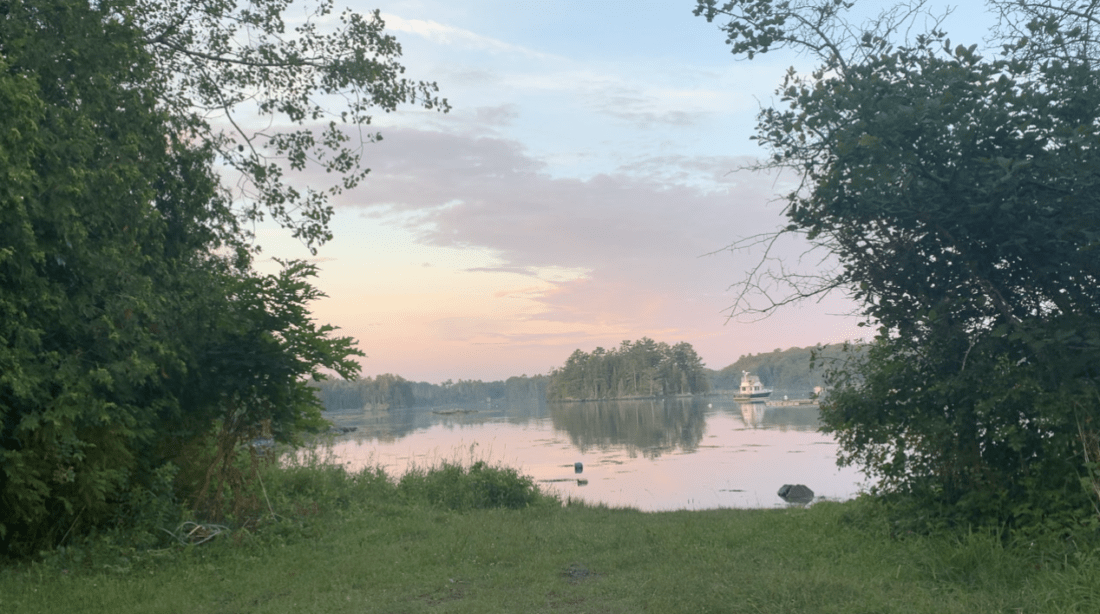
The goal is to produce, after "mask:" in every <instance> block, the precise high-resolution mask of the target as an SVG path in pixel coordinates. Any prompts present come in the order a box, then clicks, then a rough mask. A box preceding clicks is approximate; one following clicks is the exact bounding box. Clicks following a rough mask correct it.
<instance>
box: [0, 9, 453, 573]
mask: <svg viewBox="0 0 1100 614" xmlns="http://www.w3.org/2000/svg"><path fill="white" fill-rule="evenodd" d="M284 7H285V5H284V4H281V3H274V2H262V1H261V2H253V3H250V4H248V5H242V6H241V7H239V8H238V7H236V6H234V7H233V8H232V9H230V8H228V5H219V4H217V3H209V4H187V5H186V6H183V5H179V4H173V3H169V4H153V3H134V2H128V1H122V2H110V1H107V2H98V3H94V4H89V3H87V2H82V1H79V0H13V1H10V2H3V3H0V108H2V109H3V112H2V113H0V179H2V181H0V459H2V463H0V466H2V468H0V509H3V510H4V513H3V515H2V516H0V552H6V553H14V554H19V553H26V552H34V551H37V549H39V548H41V547H47V546H50V545H53V544H56V543H58V541H59V540H64V539H66V538H67V537H69V536H70V535H77V534H79V533H81V532H83V531H85V530H87V529H88V528H90V527H95V526H101V525H103V524H104V523H107V522H108V521H111V524H112V525H117V524H119V523H126V522H133V521H135V520H136V519H137V517H138V516H143V515H144V517H145V520H146V521H148V522H153V523H156V522H163V521H166V519H165V518H148V517H147V516H148V514H147V513H146V512H145V511H143V508H144V507H147V506H146V505H145V504H146V503H148V502H149V500H150V496H153V497H160V498H161V499H162V501H161V502H162V503H171V502H172V501H171V500H172V499H173V498H174V497H187V498H189V499H190V501H191V503H192V504H198V503H200V502H203V501H206V502H210V501H214V502H215V503H217V502H218V500H219V499H218V498H219V497H220V496H221V495H220V493H224V492H226V490H225V489H226V488H230V489H232V488H234V485H232V484H229V483H228V482H227V481H226V479H225V478H226V476H227V475H229V474H228V473H226V472H225V471H224V469H225V468H226V467H228V466H229V465H230V464H231V462H232V460H233V458H235V456H236V454H237V452H238V451H239V447H240V444H241V443H242V442H247V441H248V440H249V439H251V438H253V437H257V436H261V435H267V436H272V437H275V438H276V439H279V440H284V441H293V440H294V436H295V433H296V432H297V431H298V430H300V429H304V428H317V427H319V426H321V424H322V423H323V421H322V420H321V417H320V405H319V403H318V401H317V399H316V397H315V395H314V394H313V392H312V390H311V389H310V388H308V387H307V386H306V384H305V380H307V379H310V378H319V377H321V376H322V374H321V370H322V369H329V370H332V371H335V372H337V373H339V374H340V375H342V376H345V377H347V376H350V375H352V374H353V373H354V372H355V371H357V370H358V366H357V364H356V363H355V362H354V361H353V360H352V356H353V355H355V354H357V353H358V351H357V350H355V349H354V348H353V345H352V341H351V340H350V339H347V338H341V337H333V336H331V333H332V331H333V329H332V327H330V326H322V325H318V324H317V323H315V322H314V321H313V320H312V319H311V317H310V315H309V312H308V307H307V306H308V303H309V302H311V301H313V300H316V299H317V298H319V297H320V296H321V295H320V293H319V292H318V291H317V290H316V289H315V288H313V286H312V285H311V284H310V283H309V278H310V277H312V276H313V275H315V274H316V269H315V267H313V266H312V265H309V264H305V263H301V262H289V263H284V268H283V270H282V271H281V272H280V273H278V274H275V275H260V274H257V273H256V272H254V271H253V270H252V269H251V259H252V255H253V253H254V251H255V250H254V249H253V248H252V247H251V245H250V241H249V236H248V234H247V232H246V231H244V230H243V226H242V224H241V222H242V221H249V220H252V219H256V218H257V217H259V216H260V215H261V213H260V212H261V211H267V212H269V213H270V214H272V215H273V216H274V217H275V218H276V219H277V220H279V221H280V222H283V223H285V224H288V225H292V226H294V227H295V228H296V232H297V233H298V234H299V236H300V237H301V238H302V239H303V241H306V242H307V244H309V245H311V246H313V247H315V246H316V245H318V244H320V243H321V242H323V240H324V239H325V238H326V237H327V227H326V225H325V222H326V220H327V215H328V214H327V211H328V209H327V208H326V207H327V205H325V204H324V202H323V198H322V200H318V199H317V198H318V197H315V196H312V195H310V194H309V193H307V194H305V195H302V194H298V193H297V192H294V190H293V189H292V188H290V187H289V184H288V183H286V181H285V180H284V179H283V178H282V177H283V175H282V167H280V166H278V164H277V163H268V164H266V166H264V165H260V164H259V163H258V162H255V161H256V160H260V159H261V158H262V156H261V154H260V153H257V154H256V156H261V157H256V158H248V159H249V160H253V163H247V164H246V163H240V162H239V160H238V162H234V161H233V160H232V159H231V157H230V155H229V151H230V150H232V149H236V150H237V151H240V150H241V149H242V148H243V149H244V150H246V151H247V150H248V149H249V147H255V148H257V152H259V151H260V150H261V149H262V147H261V145H260V144H259V143H258V142H257V139H261V140H263V139H268V140H269V141H270V142H269V143H268V145H269V148H268V150H267V152H268V153H267V154H264V155H270V156H273V157H272V158H271V159H274V157H277V156H289V157H290V160H289V162H288V164H289V168H290V169H291V170H293V169H295V168H304V164H305V163H306V160H308V158H309V156H310V155H314V157H317V156H321V157H322V159H320V163H321V164H322V165H324V166H325V167H326V168H328V169H329V170H332V171H335V172H336V173H337V176H340V177H345V178H347V179H348V182H345V183H343V184H342V185H343V187H350V186H351V185H354V177H355V174H356V173H355V172H354V170H353V167H352V166H347V164H351V162H352V160H351V158H349V157H348V156H353V154H354V151H350V150H347V149H346V148H342V145H340V144H341V143H344V142H345V141H342V140H339V141H333V140H331V139H330V140H328V141H326V140H324V139H322V140H319V141H310V140H309V137H307V136H305V135H304V134H303V133H301V132H299V133H296V136H293V137H285V136H284V137H280V136H278V135H272V136H264V135H261V134H259V133H248V132H246V131H244V130H241V131H239V132H237V133H236V136H235V137H233V136H227V135H226V134H223V133H221V132H218V129H217V128H216V126H218V125H219V124H218V123H217V121H223V122H228V124H227V125H232V124H233V121H232V120H233V117H234V113H236V112H241V111H243V109H241V107H240V103H242V102H244V101H245V99H244V98H234V97H235V96H238V94H240V92H243V91H244V90H248V91H250V92H251V94H252V96H250V97H249V98H248V100H253V101H260V102H258V103H257V104H258V105H259V106H258V107H257V109H255V110H258V111H260V112H261V113H265V114H267V115H269V116H270V115H277V114H280V113H282V114H286V115H287V116H288V118H289V119H288V121H289V123H290V124H292V125H293V124H297V125H299V126H305V127H306V128H308V125H309V122H312V121H313V120H315V119H317V117H318V115H317V113H319V112H320V111H318V110H317V109H320V107H310V108H313V109H314V111H308V110H307V111H305V112H303V111H302V109H303V108H306V107H303V106H302V105H303V104H305V103H304V102H302V101H303V100H305V101H308V100H312V99H313V97H316V96H322V95H332V94H340V93H343V94H348V93H349V92H350V93H351V94H353V96H352V98H353V99H356V100H358V101H359V102H361V103H362V104H360V105H358V106H356V107H355V108H354V109H350V110H347V113H345V114H344V115H343V116H342V117H340V121H347V122H363V121H364V119H365V118H364V117H363V116H362V115H361V113H362V111H363V109H365V108H366V106H367V105H369V104H373V103H377V104H379V106H380V107H381V108H383V109H388V108H392V105H394V104H397V103H398V102H400V101H402V100H405V99H411V94H410V93H409V92H410V91H411V90H409V89H405V90H403V89H402V88H412V89H415V88H417V87H419V86H416V85H413V84H408V83H406V82H404V81H402V80H399V79H398V80H396V81H395V80H394V78H392V74H390V73H389V72H387V70H389V69H388V68H386V67H387V66H389V67H390V68H392V70H395V71H397V72H400V70H399V69H400V67H399V65H397V64H395V63H394V62H395V58H396V57H397V55H398V53H399V49H398V48H397V47H396V46H395V43H392V40H390V39H388V37H384V36H382V35H381V23H380V22H379V23H376V20H368V21H370V23H372V24H374V25H373V26H372V28H373V29H372V30H370V32H372V33H368V32H365V31H363V30H362V27H361V26H359V25H356V26H355V27H349V28H345V29H343V30H340V31H338V32H336V33H328V34H323V33H321V32H320V31H319V30H317V29H316V28H307V29H306V30H302V31H299V32H298V33H297V34H296V35H295V36H288V37H283V38H284V39H285V40H289V41H293V42H289V43H287V42H283V43H279V42H273V43H272V44H270V45H267V44H266V43H265V42H264V41H266V40H269V39H270V38H272V37H274V38H278V36H277V35H278V34H279V32H281V28H282V25H281V21H280V19H281V18H280V17H279V14H278V13H279V11H281V10H282V8H284ZM173 10H178V11H179V12H176V13H172V11H173ZM226 11H236V12H235V13H232V14H231V13H227V12H226ZM345 19H346V20H349V21H346V23H354V24H362V23H365V22H364V21H363V19H362V18H357V17H353V16H350V15H349V16H346V17H345ZM229 24H236V25H232V26H231V25H229ZM229 27H232V28H239V27H245V28H246V29H248V32H249V33H251V34H253V36H237V37H229V36H228V35H225V34H224V31H225V30H224V28H229ZM202 28H207V30H206V31H205V32H206V34H207V35H208V38H207V39H202V40H200V38H198V36H199V34H200V33H201V32H203V30H202ZM220 32H221V33H223V34H219V33H220ZM260 32H266V33H267V36H268V37H269V38H264V36H261V35H260V34H259V33H260ZM219 37H221V39H220V40H221V43H218V42H217V40H219ZM356 37H358V38H356ZM353 39H354V40H353ZM232 41H250V43H249V45H251V46H248V47H240V46H235V45H238V43H236V42H232ZM322 41H324V42H325V44H326V45H328V46H324V45H322V44H321V42H322ZM384 41H389V43H386V45H383V46H382V47H380V48H379V49H377V50H376V51H377V53H373V52H372V51H371V49H372V47H371V45H379V44H381V43H382V42H384ZM391 43H392V44H391ZM225 45H229V47H226V46H225ZM302 45H305V46H306V51H302V52H301V53H299V55H294V54H292V53H289V52H286V53H284V51H285V50H286V49H288V48H295V46H302ZM341 45H343V47H341ZM280 50H282V51H280ZM337 50H341V51H342V52H346V53H350V54H351V56H345V55H339V54H338V53H337ZM307 52H308V53H307ZM188 57H190V58H192V59H194V58H202V59H203V61H205V62H206V64H203V65H202V66H201V67H200V66H199V65H198V64H197V63H196V64H192V65H190V66H191V67H192V68H191V69H188V70H190V71H192V72H175V71H181V70H184V65H183V64H181V63H180V62H183V61H184V60H183V58H188ZM378 61H381V62H382V64H377V62H378ZM376 64H377V66H376ZM370 66H375V68H376V70H375V69H369V67H370ZM276 68H279V70H281V72H278V73H276V72H272V71H274V70H275V69H276ZM372 70H374V72H372ZM200 73H201V74H200ZM319 75H320V76H319ZM425 87H427V86H425ZM235 88H236V89H235ZM387 88H394V89H393V91H391V92H390V93H391V94H393V96H389V95H388V94H387V93H386V92H387V91H389V90H387ZM234 91H235V92H237V94H233V93H232V92H234ZM402 92H405V93H404V94H403V93H402ZM356 95H358V98H356V97H355V96H356ZM403 96H405V97H404V98H403ZM211 97H221V98H222V102H221V104H219V105H213V104H212V101H213V98H211ZM273 101H275V102H273ZM423 102H425V103H426V104H428V105H429V106H433V105H437V103H438V101H435V100H434V99H432V101H431V102H429V101H428V100H423ZM438 104H445V103H438ZM215 107H216V109H217V110H218V112H220V113H222V116H221V118H220V119H218V120H217V121H215V119H214V118H212V117H211V116H210V115H208V113H209V112H211V110H212V109H214V108H215ZM337 115H339V113H337ZM334 126H335V124H331V123H330V124H329V128H330V130H335V127H334ZM235 138H237V139H249V142H248V146H245V144H244V143H236V141H235V140H234V139H235ZM280 138H284V139H291V140H293V141H294V142H293V144H287V143H286V142H285V141H280ZM333 138H335V137H333ZM234 145H236V147H234ZM303 152H306V153H303ZM308 152H312V154H311V153H308ZM324 152H329V153H328V154H326V155H328V156H329V157H323V156H322V153H324ZM303 156H304V158H303ZM246 157H247V156H246ZM353 157H354V156H353ZM264 159H266V158H264ZM356 160H357V157H356ZM219 162H224V163H228V164H229V165H230V166H234V167H235V168H237V169H238V170H240V171H241V172H242V173H244V175H245V176H247V177H248V179H249V181H251V182H252V183H253V185H256V186H259V187H256V188H255V190H254V191H252V192H250V195H251V196H252V197H254V198H253V199H252V200H249V201H241V200H234V194H233V192H232V191H231V190H229V189H227V188H225V187H223V185H222V183H221V179H220V177H221V174H220V172H219V170H218V168H217V167H216V166H215V164H217V163H219ZM356 163H357V162H356ZM328 193H329V194H331V193H332V192H331V191H330V192H328ZM242 203H244V204H242ZM242 207H243V208H242ZM211 434H217V438H216V439H217V445H216V446H215V450H214V452H213V456H210V455H205V456H204V455H199V454H194V452H195V451H196V450H198V449H201V448H202V447H203V446H202V442H203V441H204V440H205V439H206V438H207V437H209V436H210V435H211ZM202 463H205V465H203V464H202ZM219 466H220V467H221V469H219ZM180 468H182V469H183V472H182V473H181V474H180V477H178V478H176V479H175V480H173V476H174V475H175V474H176V472H177V470H178V469H180ZM189 472H190V474H191V475H190V477H189V478H188V476H187V475H186V474H188V473H189ZM204 474H205V475H204ZM185 478H187V479H185ZM237 486H239V484H238V485H237ZM234 494H235V495H236V494H239V493H234ZM155 507H157V509H158V510H162V511H165V510H167V511H166V512H165V513H171V506H167V507H165V506H164V505H158V506H155ZM221 507H222V506H220V504H215V505H213V506H212V507H211V506H207V508H206V511H207V512H209V513H212V514H220V513H223V512H224V510H223V509H221ZM154 532H155V531H154Z"/></svg>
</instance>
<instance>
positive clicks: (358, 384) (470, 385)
mask: <svg viewBox="0 0 1100 614" xmlns="http://www.w3.org/2000/svg"><path fill="white" fill-rule="evenodd" d="M548 381H549V378H548V377H547V376H545V375H536V376H533V377H528V376H526V375H521V376H516V377H510V378H508V379H507V380H504V381H495V382H483V381H481V380H458V381H457V382H453V381H451V380H447V381H445V382H443V383H442V384H429V383H428V382H410V381H409V380H407V379H405V378H403V377H401V376H400V375H393V374H390V373H384V374H382V375H378V376H375V377H365V378H360V379H357V380H352V381H347V380H326V381H323V382H320V383H318V384H317V392H318V395H320V398H321V402H322V403H323V404H324V406H325V409H326V410H338V409H352V408H361V407H368V408H375V409H396V408H402V407H417V406H440V405H464V404H469V403H475V402H481V403H484V402H486V401H498V400H517V399H528V398H544V397H545V395H546V386H547V382H548Z"/></svg>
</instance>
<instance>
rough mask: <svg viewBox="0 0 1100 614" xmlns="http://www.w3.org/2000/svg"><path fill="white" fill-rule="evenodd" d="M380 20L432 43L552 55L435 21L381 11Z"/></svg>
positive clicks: (392, 28) (525, 53) (496, 51)
mask: <svg viewBox="0 0 1100 614" xmlns="http://www.w3.org/2000/svg"><path fill="white" fill-rule="evenodd" d="M382 20H383V21H385V22H386V29H387V30H392V31H394V32H408V33H409V34H416V35H417V36H422V37H424V38H426V39H428V40H430V41H432V42H433V43H436V44H439V45H448V46H455V47H462V48H466V49H477V50H481V51H489V52H492V53H510V54H517V53H518V54H520V55H524V56H527V57H531V58H538V59H543V60H547V59H553V58H554V56H552V55H550V54H546V53H541V52H539V51H535V50H533V49H528V48H526V47H523V46H520V45H513V44H511V43H506V42H504V41H501V40H497V39H495V38H491V37H488V36H483V35H481V34H477V33H476V32H471V31H470V30H464V29H462V28H456V27H454V26H449V25H446V24H442V23H439V22H437V21H431V20H427V19H405V18H403V17H399V16H397V15H392V14H388V13H382Z"/></svg>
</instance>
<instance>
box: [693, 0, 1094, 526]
mask: <svg viewBox="0 0 1100 614" xmlns="http://www.w3.org/2000/svg"><path fill="white" fill-rule="evenodd" d="M998 4H999V5H1000V6H1002V8H1004V9H1005V10H1006V11H1009V10H1010V9H1009V8H1008V7H1009V3H1007V2H1005V3H998ZM1011 4H1012V5H1013V6H1015V5H1017V4H1018V5H1019V6H1020V7H1022V8H1020V9H1019V10H1020V11H1021V13H1019V14H1020V15H1025V16H1028V20H1027V21H1026V23H1028V24H1029V26H1028V28H1029V30H1030V31H1032V32H1033V34H1035V35H1036V36H1038V35H1040V34H1041V35H1042V36H1038V38H1032V39H1018V40H1010V41H1007V43H1006V44H1005V46H1004V47H1003V48H1002V51H1001V52H1000V53H999V54H996V55H994V56H993V57H991V58H987V57H984V56H983V55H982V54H981V53H979V52H978V48H977V45H971V46H965V45H952V44H951V42H950V40H949V39H948V38H947V36H946V34H945V33H944V32H942V31H940V30H939V29H938V27H937V26H935V25H934V26H933V27H932V28H931V29H930V30H928V31H926V32H924V33H921V34H919V35H917V36H915V37H913V38H911V39H907V40H904V41H902V42H900V43H896V42H893V41H892V40H891V38H890V36H889V35H890V34H891V32H895V31H897V28H892V27H888V26H881V25H880V27H879V29H877V30H864V31H862V33H861V34H859V35H858V36H855V37H852V36H847V33H858V32H860V30H859V29H856V28H853V27H850V26H848V25H846V22H844V21H843V20H842V18H841V17H839V16H838V14H834V13H828V11H830V10H833V8H836V7H839V6H841V5H840V4H838V3H834V2H831V1H828V0H822V1H820V2H811V3H807V4H804V5H797V6H796V5H794V4H793V3H787V2H781V3H776V4H775V5H774V6H773V5H771V3H751V2H732V3H729V4H727V5H726V6H725V7H724V9H725V10H726V11H729V10H733V9H737V10H747V9H746V7H748V6H753V7H757V8H760V7H763V8H761V9H760V10H764V14H765V15H770V17H768V19H771V20H772V22H775V20H776V19H779V18H780V17H784V16H785V15H787V13H788V12H793V13H796V14H797V15H799V16H800V18H799V19H798V20H796V23H797V24H799V26H798V28H795V29H793V30H786V31H784V32H780V33H778V34H777V33H769V32H770V31H769V30H768V29H767V27H772V26H767V27H765V25H766V20H763V19H759V18H757V19H756V20H755V21H751V22H745V23H744V24H741V25H730V26H728V27H730V28H734V31H735V32H739V33H741V34H740V37H739V38H737V40H741V41H743V42H742V47H739V49H740V51H741V52H747V50H748V49H750V48H751V49H756V50H758V51H766V50H767V48H768V46H769V45H771V44H773V43H775V42H777V41H778V42H782V43H784V44H792V45H796V46H801V47H802V48H804V49H809V50H811V51H813V52H815V53H817V54H818V57H819V58H820V59H821V65H820V66H819V68H818V69H817V70H816V71H814V72H813V73H812V74H810V75H799V74H797V73H795V72H794V71H793V69H792V70H791V71H789V72H788V74H787V76H786V78H785V79H784V81H783V83H782V85H781V87H780V88H779V90H778V91H777V94H778V95H779V96H780V99H781V102H782V104H783V106H782V107H772V108H765V109H763V110H762V111H761V113H760V115H759V120H758V131H757V137H756V138H757V139H758V140H759V141H760V142H761V143H762V144H763V145H765V146H766V147H768V148H769V149H770V151H771V158H770V160H769V161H768V162H767V163H766V164H767V165H768V166H772V167H779V168H784V169H790V170H793V171H794V172H796V173H797V174H798V176H799V177H800V179H801V183H800V186H799V187H798V188H797V189H795V190H793V191H791V192H789V193H788V194H786V195H784V197H783V198H784V200H785V201H786V204H787V206H786V208H785V210H784V213H785V215H786V217H787V225H786V226H785V228H784V229H783V231H781V232H789V233H796V234H801V235H804V236H805V237H806V238H807V239H809V240H810V241H811V242H813V243H814V244H816V245H818V246H820V247H823V248H825V249H826V250H828V252H829V253H830V254H831V255H832V257H834V258H835V259H836V261H837V262H839V264H840V267H839V269H837V270H836V272H835V273H834V274H832V275H831V276H830V277H829V278H828V279H827V280H825V281H824V282H822V283H821V285H820V286H819V288H822V289H825V290H828V289H831V288H843V289H845V290H846V291H847V292H848V293H849V294H850V296H852V297H853V298H855V299H856V300H857V301H858V302H859V303H860V304H861V305H862V313H863V315H864V316H865V317H866V320H867V323H868V324H872V325H874V326H877V327H878V331H879V332H878V336H877V338H876V343H875V345H874V347H873V348H872V349H871V351H870V352H868V353H867V354H866V355H865V356H863V357H862V358H853V360H852V361H851V362H850V363H849V364H848V365H847V366H846V367H844V368H841V369H838V370H835V371H834V372H833V373H832V375H831V382H830V384H831V386H832V388H833V390H832V392H831V393H830V396H829V398H828V400H827V402H825V403H824V404H823V405H822V413H823V420H824V422H825V423H826V425H827V428H828V429H829V430H830V431H831V432H833V433H835V434H836V436H837V438H838V440H839V441H840V443H841V447H842V456H841V459H840V460H841V462H842V463H848V464H857V465H859V466H861V467H862V468H864V470H865V471H867V472H868V473H869V474H871V475H873V476H874V477H876V478H877V479H879V489H880V491H881V492H883V493H890V494H892V495H896V496H905V497H909V498H912V499H913V500H916V501H919V502H921V503H920V504H921V505H922V506H924V507H925V508H926V509H935V510H938V511H937V512H936V513H937V514H940V515H941V516H947V517H951V518H955V519H956V520H959V521H962V522H991V523H993V524H999V525H1000V526H1012V527H1038V526H1043V525H1044V524H1046V523H1054V524H1059V523H1061V524H1063V525H1064V524H1073V523H1076V522H1079V521H1081V519H1082V518H1084V517H1089V516H1090V515H1091V516H1092V518H1093V521H1095V520H1096V519H1097V514H1096V511H1097V510H1100V505H1098V504H1100V499H1097V498H1096V496H1095V494H1094V493H1093V491H1094V490H1095V489H1094V488H1093V486H1094V485H1095V483H1096V474H1095V467H1094V465H1090V463H1094V461H1091V460H1090V457H1089V455H1088V452H1089V451H1090V449H1089V444H1088V442H1089V441H1093V440H1094V439H1095V438H1094V437H1093V435H1094V434H1095V429H1096V426H1095V425H1096V424H1097V423H1098V422H1097V419H1098V417H1100V394H1098V391H1100V384H1098V377H1100V372H1098V371H1097V370H1096V365H1097V364H1100V324H1098V323H1100V290H1098V289H1100V251H1098V250H1097V247H1098V245H1100V199H1098V197H1097V194H1100V184H1098V181H1100V172H1098V171H1097V169H1100V72H1097V70H1096V63H1095V55H1091V56H1090V55H1089V54H1088V53H1089V51H1090V50H1091V44H1092V43H1091V42H1090V39H1089V36H1091V34H1089V32H1090V31H1091V30H1089V29H1088V28H1086V27H1083V26H1084V25H1087V24H1089V23H1093V21H1092V15H1093V13H1092V12H1091V11H1092V10H1093V9H1094V8H1095V6H1093V5H1095V3H1091V4H1090V3H1086V4H1089V5H1090V6H1089V8H1088V11H1086V12H1084V13H1080V14H1077V13H1075V11H1076V9H1075V8H1072V7H1068V5H1067V6H1061V8H1060V9H1059V8H1058V7H1054V5H1049V4H1044V3H1031V2H1021V3H1011ZM712 6H713V5H712ZM842 8H843V7H842ZM911 8H912V7H911V6H910V5H900V8H899V7H895V9H893V10H894V11H895V13H893V14H895V15H897V14H908V13H905V11H909V10H911ZM765 9H766V10H765ZM898 10H901V11H902V13H897V12H896V11H898ZM1012 10H1015V9H1012ZM1059 10H1060V11H1061V12H1060V13H1059V12H1058V11H1059ZM888 13H889V11H888ZM888 13H884V14H888ZM1043 16H1045V17H1043ZM1055 17H1057V18H1055ZM818 18H821V19H824V20H825V22H827V23H829V24H831V25H830V26H829V28H826V27H813V26H814V24H815V23H817V22H815V21H814V20H815V19H818ZM784 19H786V23H788V24H789V23H792V22H791V18H790V16H786V17H784ZM1067 20H1068V21H1070V22H1074V23H1076V25H1075V26H1074V27H1072V28H1070V29H1069V30H1063V29H1062V27H1063V25H1064V24H1065V23H1067ZM775 23H778V25H782V23H781V22H775ZM887 23H893V24H895V25H896V23H897V22H896V21H888V22H887ZM932 23H933V24H936V23H937V22H936V21H935V20H932ZM1016 23H1019V22H1016ZM746 24H748V25H746ZM776 27H778V26H776ZM830 28H832V29H830ZM834 32H843V33H845V36H846V37H842V38H840V39H836V38H833V33H834ZM781 35H782V36H781ZM1036 41H1039V42H1036ZM1043 41H1045V42H1043ZM1052 45H1053V46H1052ZM1070 47H1072V48H1073V50H1074V52H1073V53H1069V52H1066V53H1061V52H1059V53H1053V52H1052V51H1051V50H1052V49H1055V48H1057V49H1061V50H1067V49H1069V48H1070ZM782 303H783V301H779V302H774V301H773V304H782ZM1098 492H1100V491H1098ZM1090 493H1092V494H1090Z"/></svg>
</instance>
